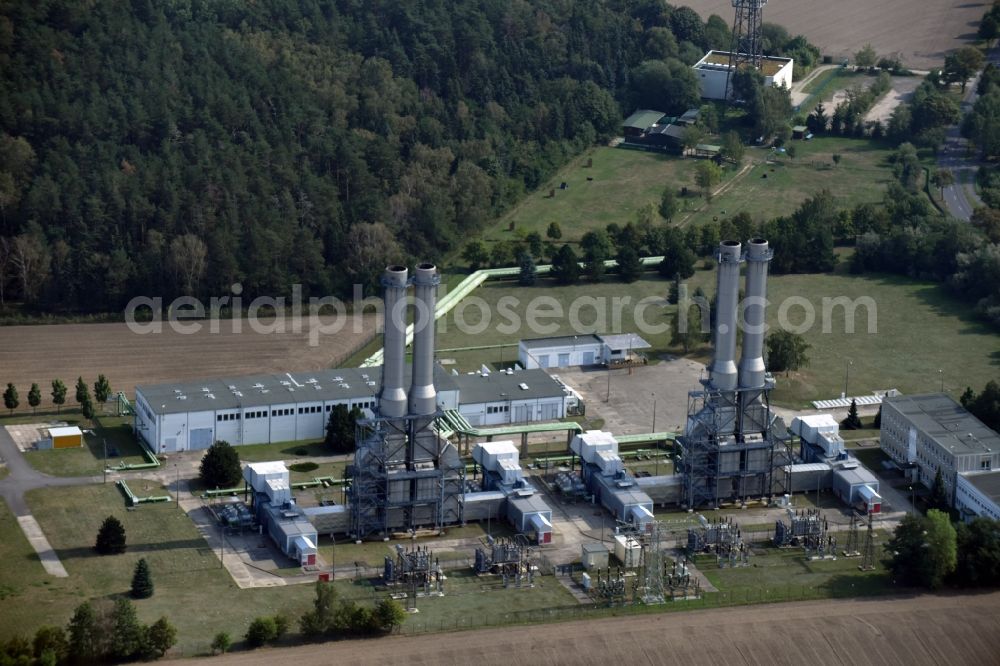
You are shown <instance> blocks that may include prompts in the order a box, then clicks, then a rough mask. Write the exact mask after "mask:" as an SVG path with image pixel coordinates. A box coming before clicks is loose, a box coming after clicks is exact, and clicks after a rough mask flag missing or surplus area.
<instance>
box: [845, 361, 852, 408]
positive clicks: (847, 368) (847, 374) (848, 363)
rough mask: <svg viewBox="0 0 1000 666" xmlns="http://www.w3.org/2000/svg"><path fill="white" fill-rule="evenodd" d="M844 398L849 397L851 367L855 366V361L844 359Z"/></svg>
mask: <svg viewBox="0 0 1000 666" xmlns="http://www.w3.org/2000/svg"><path fill="white" fill-rule="evenodd" d="M844 361H845V363H844V397H845V398H846V397H847V382H848V381H849V380H850V379H851V366H852V365H854V361H852V360H851V359H849V358H845V359H844Z"/></svg>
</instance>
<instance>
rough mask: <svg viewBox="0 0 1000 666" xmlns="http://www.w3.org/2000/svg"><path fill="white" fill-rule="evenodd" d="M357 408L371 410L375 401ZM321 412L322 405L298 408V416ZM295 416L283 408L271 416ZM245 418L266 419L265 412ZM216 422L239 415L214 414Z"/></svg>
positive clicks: (273, 410) (361, 404)
mask: <svg viewBox="0 0 1000 666" xmlns="http://www.w3.org/2000/svg"><path fill="white" fill-rule="evenodd" d="M356 406H357V407H360V408H362V409H373V408H374V407H375V401H374V400H369V401H366V402H361V403H357V404H356ZM332 410H333V405H327V406H326V411H327V412H330V411H332ZM322 412H323V406H322V405H311V406H309V407H299V408H298V413H299V414H321V413H322ZM294 414H295V409H294V408H291V407H285V408H282V409H272V410H271V416H293V415H294ZM245 418H247V419H265V418H267V410H266V409H264V410H261V411H254V412H247V413H246V416H245ZM215 420H216V421H239V420H240V413H239V412H236V413H235V414H216V416H215Z"/></svg>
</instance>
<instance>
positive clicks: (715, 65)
mask: <svg viewBox="0 0 1000 666" xmlns="http://www.w3.org/2000/svg"><path fill="white" fill-rule="evenodd" d="M793 64H794V63H793V61H792V59H791V58H777V57H773V56H764V57H763V58H761V62H760V71H761V74H763V75H764V85H765V86H769V87H770V86H784V87H786V88H788V89H789V90H790V89H791V87H792V69H793ZM693 67H694V70H695V75H696V76H697V77H698V81H699V83H701V96H702V97H704V98H705V99H725V98H726V77H727V75H728V74H729V51H709V52H708V53H706V54H705V57H704V58H702V59H701V60H699V61H698V62H696V63H695V64H694V65H693Z"/></svg>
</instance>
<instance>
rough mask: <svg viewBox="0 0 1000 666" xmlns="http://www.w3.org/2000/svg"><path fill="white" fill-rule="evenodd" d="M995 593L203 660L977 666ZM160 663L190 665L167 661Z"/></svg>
mask: <svg viewBox="0 0 1000 666" xmlns="http://www.w3.org/2000/svg"><path fill="white" fill-rule="evenodd" d="M998 650H1000V593H998V592H994V593H991V594H979V595H954V596H934V595H922V596H917V597H907V598H877V599H850V600H821V601H809V602H795V603H786V604H777V605H767V606H752V607H739V608H724V609H712V610H705V611H694V612H690V613H670V614H663V615H648V616H636V617H609V618H603V619H599V620H588V621H579V622H566V623H561V624H553V625H535V626H526V627H521V626H518V627H509V628H499V629H497V628H493V629H482V630H475V631H467V632H462V633H453V634H439V635H426V636H415V637H392V638H383V639H379V640H356V641H343V642H337V643H325V644H320V645H306V646H300V647H294V648H287V649H281V650H258V651H256V652H250V653H247V652H239V653H235V654H230V655H226V656H223V657H213V658H211V663H212V664H218V665H220V666H222V665H224V664H240V665H241V666H254V665H255V664H260V665H261V666H264V665H268V664H272V663H275V662H276V661H279V660H281V661H288V662H294V663H296V664H298V665H300V666H310V665H312V664H331V663H349V664H350V663H363V664H377V663H378V664H387V663H392V664H436V665H439V664H468V663H473V662H474V663H476V664H477V665H479V666H483V665H486V664H503V665H505V666H517V665H519V664H525V665H528V664H532V665H534V664H574V665H576V664H583V665H587V664H601V665H602V666H603V665H604V664H608V663H617V664H667V663H670V664H713V665H726V664H812V665H814V666H824V665H826V664H851V665H853V664H906V665H908V666H910V665H920V664H989V663H996V656H997V654H998V652H997V651H998ZM167 663H191V662H190V661H184V662H167Z"/></svg>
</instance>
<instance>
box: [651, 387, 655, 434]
mask: <svg viewBox="0 0 1000 666" xmlns="http://www.w3.org/2000/svg"><path fill="white" fill-rule="evenodd" d="M650 395H652V396H653V429H652V431H651V432H656V394H655V393H652V394H650Z"/></svg>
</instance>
